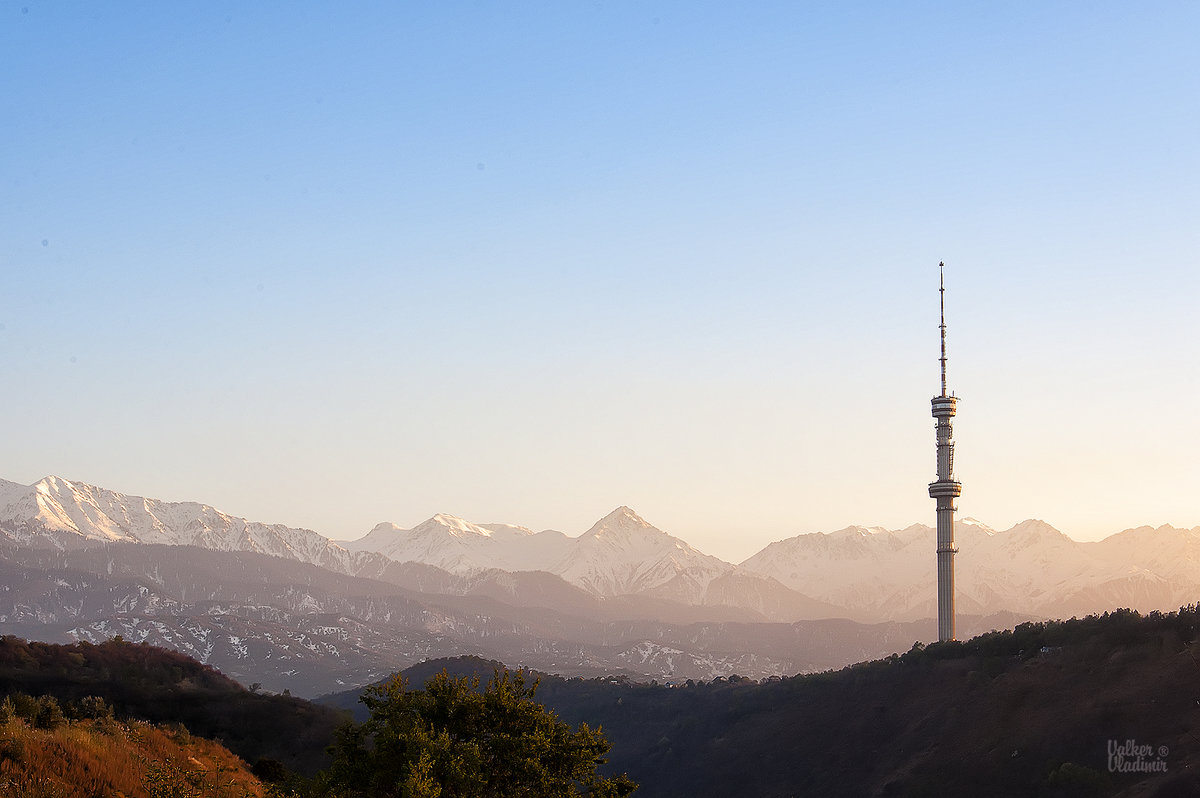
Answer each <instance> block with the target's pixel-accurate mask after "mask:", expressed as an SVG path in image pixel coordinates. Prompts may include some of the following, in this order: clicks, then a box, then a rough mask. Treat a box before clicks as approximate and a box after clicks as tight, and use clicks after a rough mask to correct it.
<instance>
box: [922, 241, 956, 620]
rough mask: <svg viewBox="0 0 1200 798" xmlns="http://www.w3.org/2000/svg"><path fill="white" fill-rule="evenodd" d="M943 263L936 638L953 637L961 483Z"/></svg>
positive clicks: (935, 492)
mask: <svg viewBox="0 0 1200 798" xmlns="http://www.w3.org/2000/svg"><path fill="white" fill-rule="evenodd" d="M944 268H945V264H944V263H939V264H938V294H939V297H940V304H941V311H942V314H941V315H942V323H941V325H940V327H939V329H940V330H941V336H942V356H941V357H940V358H939V361H940V362H941V366H942V392H941V394H940V395H938V396H935V397H933V403H932V404H933V417H934V418H935V419H937V423H936V424H935V426H934V429H935V430H936V431H937V481H936V482H931V483H929V496H930V498H933V499H935V500H936V501H937V576H938V580H937V581H938V641H939V642H945V641H947V640H953V639H954V555H955V554H956V553H957V552H958V549H957V548H955V546H954V513H955V511H956V510H957V508H956V507H955V506H954V500H955V499H957V498H958V497H959V496H961V495H962V484H961V483H959V482H956V481H955V480H954V430H953V429H952V428H951V426H950V419H952V418H954V415H955V412H956V411H957V409H958V399H957V398H955V396H954V395H953V394H949V395H948V394H947V393H946V281H945V275H944V273H943V270H944Z"/></svg>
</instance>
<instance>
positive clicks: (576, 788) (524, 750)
mask: <svg viewBox="0 0 1200 798" xmlns="http://www.w3.org/2000/svg"><path fill="white" fill-rule="evenodd" d="M536 690H537V682H536V681H534V682H532V683H529V682H528V681H527V679H526V676H525V674H524V673H523V672H521V671H518V672H517V673H515V674H510V673H509V672H508V670H504V671H496V673H495V674H494V675H493V677H492V679H491V680H490V681H489V682H488V684H487V687H486V689H484V690H482V691H481V690H480V689H479V679H478V678H475V679H470V680H468V679H467V678H465V677H462V678H454V677H451V676H450V675H449V674H447V673H446V672H445V671H442V672H441V673H440V674H438V675H437V676H435V677H433V678H432V679H430V681H429V683H428V684H426V686H425V689H424V690H409V689H407V687H406V686H405V683H404V680H403V679H402V678H401V677H400V676H396V677H393V678H392V679H391V681H388V682H385V683H383V684H380V685H376V686H373V687H369V688H367V690H366V692H365V693H364V694H363V696H362V699H361V700H362V702H363V703H364V704H366V705H367V707H368V708H369V709H370V710H371V717H370V719H368V720H367V721H366V722H365V723H363V724H362V725H358V726H355V725H349V726H345V727H343V728H342V729H341V730H339V732H338V735H337V738H336V741H335V743H334V746H333V747H332V748H331V749H330V751H331V753H332V754H333V764H332V765H331V766H330V768H329V770H328V771H326V772H325V773H324V774H323V781H324V782H325V785H326V786H327V788H329V790H330V791H331V792H332V793H333V794H338V795H346V796H354V798H360V797H361V798H377V797H379V798H382V797H383V796H388V798H391V797H393V796H394V797H395V798H467V797H468V796H470V798H509V797H510V796H512V797H513V798H518V797H520V796H531V797H532V796H538V798H542V797H543V796H546V797H550V796H595V798H620V797H621V796H626V795H629V794H630V793H632V792H633V791H634V789H636V787H637V785H636V784H634V783H633V782H632V781H630V780H629V778H627V777H626V776H624V775H621V776H616V777H613V778H601V777H600V776H599V775H598V774H597V773H596V768H597V767H598V766H599V765H602V764H604V762H605V761H606V760H605V759H604V756H605V754H607V753H608V750H609V748H610V747H611V746H610V745H609V743H608V741H607V740H606V739H605V738H604V735H603V734H601V732H600V730H599V729H597V730H594V731H593V730H592V729H589V728H588V726H587V724H581V725H580V727H579V729H578V731H572V730H571V727H570V726H568V725H567V724H566V723H565V722H563V721H562V720H559V718H558V716H556V715H555V714H554V713H552V712H550V711H549V710H547V709H546V708H545V707H543V706H542V705H541V704H539V703H537V702H536V701H535V700H534V693H535V691H536Z"/></svg>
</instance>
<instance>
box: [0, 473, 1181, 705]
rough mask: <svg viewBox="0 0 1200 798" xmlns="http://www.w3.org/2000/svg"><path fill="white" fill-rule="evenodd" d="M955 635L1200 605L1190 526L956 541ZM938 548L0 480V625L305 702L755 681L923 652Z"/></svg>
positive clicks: (621, 520) (633, 521)
mask: <svg viewBox="0 0 1200 798" xmlns="http://www.w3.org/2000/svg"><path fill="white" fill-rule="evenodd" d="M957 538H958V542H959V546H960V549H961V551H960V554H959V556H958V560H957V565H958V607H959V613H960V633H963V634H966V633H968V632H970V631H974V632H981V631H987V630H988V629H990V628H995V625H1003V624H1005V623H1011V622H1015V620H1020V619H1024V618H1034V617H1069V616H1073V615H1083V614H1087V613H1090V612H1102V611H1105V610H1108V609H1112V608H1114V607H1132V608H1135V609H1138V610H1140V611H1143V612H1145V611H1150V610H1169V609H1173V608H1177V607H1179V606H1180V605H1181V604H1184V603H1188V602H1190V601H1193V600H1194V598H1195V596H1196V595H1197V593H1198V592H1200V529H1192V530H1187V529H1175V528H1172V527H1160V528H1158V529H1150V528H1148V527H1146V528H1139V529H1132V530H1126V531H1124V532H1121V533H1119V534H1116V535H1113V536H1111V537H1109V538H1107V539H1105V540H1103V541H1100V542H1096V543H1080V542H1076V541H1074V540H1072V539H1070V538H1069V537H1067V536H1066V535H1064V534H1062V533H1061V532H1059V531H1057V530H1055V529H1053V528H1052V527H1050V526H1049V525H1048V524H1045V523H1043V522H1040V521H1025V522H1022V523H1021V524H1017V525H1016V526H1014V527H1012V528H1011V529H1009V530H1005V531H996V530H993V529H991V528H989V527H987V526H985V525H984V524H982V523H979V522H978V521H975V520H973V519H969V518H968V519H962V520H961V521H960V523H959V524H958V526H957ZM933 549H934V532H933V530H932V529H931V528H930V527H926V526H922V525H913V526H910V527H908V528H906V529H902V530H894V531H893V530H885V529H880V528H871V527H850V528H847V529H843V530H839V531H836V532H832V533H827V534H824V533H815V534H805V535H798V536H796V537H792V538H789V539H787V540H783V541H778V542H776V543H772V544H770V545H769V546H767V547H766V548H764V549H763V550H762V551H760V552H758V553H757V554H755V555H754V556H752V557H750V558H749V559H747V560H746V561H744V562H743V563H740V564H733V563H727V562H724V561H722V560H720V559H718V558H716V557H712V556H710V555H706V554H704V553H702V552H700V551H698V550H696V549H695V548H694V547H692V546H690V545H689V544H688V543H686V542H685V541H683V540H681V539H680V538H677V537H674V536H672V535H669V534H667V533H666V532H663V531H662V530H660V529H658V528H656V527H654V526H653V525H651V524H650V523H648V522H647V521H645V520H644V519H642V518H641V517H639V516H638V515H637V514H636V513H635V512H634V511H633V510H631V509H630V508H628V507H619V508H617V509H616V510H614V511H613V512H612V513H610V514H609V515H607V516H606V517H604V518H602V519H601V520H599V521H598V522H597V523H596V524H595V525H593V526H592V528H590V529H589V530H587V531H586V532H584V533H583V534H581V535H578V536H576V537H571V536H568V535H566V534H563V533H561V532H557V531H553V530H547V531H543V532H534V531H532V530H530V529H526V528H524V527H520V526H514V525H509V524H475V523H471V522H468V521H466V520H463V519H460V518H456V517H454V516H450V515H443V514H439V515H435V516H433V517H432V518H430V519H429V520H428V521H425V522H423V523H421V524H419V525H417V526H416V527H413V528H412V529H403V528H400V527H398V526H396V525H394V524H390V523H382V524H379V525H377V526H376V527H375V528H374V529H372V530H370V531H369V532H368V533H367V534H366V535H364V536H363V537H362V538H359V539H358V540H355V541H349V542H338V541H333V540H330V539H328V538H326V537H324V536H322V535H320V534H318V533H317V532H314V531H312V530H308V529H297V528H291V527H287V526H283V525H278V524H265V523H259V522H254V521H248V520H246V519H241V518H236V517H233V516H230V515H228V514H225V513H222V512H220V511H218V510H216V509H215V508H213V507H210V506H207V505H204V504H199V503H194V502H164V501H159V500H156V499H148V498H143V497H137V496H128V495H124V494H121V493H116V492H114V491H109V490H105V489H103V488H98V487H95V486H92V485H88V484H85V483H80V482H73V481H69V480H65V479H62V478H59V477H47V478H45V479H43V480H40V481H39V482H36V483H34V484H33V485H20V484H17V483H13V482H7V481H3V480H0V568H2V569H3V570H5V571H6V572H7V573H6V574H5V577H6V578H5V580H4V589H3V591H0V624H3V625H4V627H5V628H6V630H9V631H18V632H19V633H21V634H24V635H26V636H30V637H34V638H39V639H55V640H74V639H87V640H93V641H99V640H103V639H107V638H109V637H112V636H114V635H121V636H123V637H125V638H126V639H132V640H138V641H143V640H144V641H147V642H153V643H158V644H162V645H166V646H168V647H172V648H176V649H178V650H181V651H184V652H185V653H189V654H191V655H192V656H196V657H197V658H198V659H200V660H201V661H203V662H209V663H212V664H217V665H218V666H219V667H221V668H222V669H223V670H226V671H227V672H229V673H231V675H235V677H237V678H244V679H246V680H253V681H260V682H262V683H263V684H264V685H267V686H268V687H270V688H271V689H282V686H288V685H292V686H293V689H298V690H299V691H300V692H304V693H308V694H312V693H313V692H316V691H319V690H320V689H335V688H336V687H338V686H340V685H348V684H359V683H362V682H363V680H368V679H370V678H376V677H377V676H378V675H379V674H382V673H386V672H388V670H389V669H394V668H396V667H401V666H404V665H408V664H411V663H412V662H417V661H420V660H421V659H423V658H425V657H428V656H456V655H460V654H480V655H484V656H491V657H495V658H496V659H501V660H504V661H507V662H512V663H514V664H517V663H528V664H533V665H536V666H537V667H539V668H543V669H546V670H550V671H554V672H559V673H565V674H589V675H595V674H597V673H604V672H625V673H629V674H630V675H632V676H635V677H641V678H665V679H672V678H706V677H711V676H715V675H720V674H722V673H725V674H728V673H732V672H738V673H741V674H742V675H748V676H755V677H762V676H769V675H780V674H787V673H795V672H800V671H806V670H816V669H821V668H824V667H836V666H839V665H842V664H846V663H847V662H853V661H857V660H858V659H863V658H869V657H873V656H882V655H886V654H887V653H890V652H891V651H895V650H899V649H902V648H905V647H907V645H908V644H909V643H911V641H912V640H914V639H928V638H929V637H931V636H932V630H933V626H932V622H931V621H930V619H931V618H932V617H933V616H934V614H935V611H934V596H935V593H936V590H935V574H934V568H933V561H934V555H933Z"/></svg>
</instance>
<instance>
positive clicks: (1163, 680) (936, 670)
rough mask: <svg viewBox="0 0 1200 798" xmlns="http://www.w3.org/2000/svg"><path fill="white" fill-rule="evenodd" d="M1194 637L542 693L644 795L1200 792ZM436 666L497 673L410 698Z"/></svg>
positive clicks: (1165, 630) (1022, 644)
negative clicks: (594, 737)
mask: <svg viewBox="0 0 1200 798" xmlns="http://www.w3.org/2000/svg"><path fill="white" fill-rule="evenodd" d="M1198 628H1200V611H1198V610H1197V608H1196V607H1195V606H1189V607H1186V608H1184V609H1182V610H1180V611H1179V612H1178V613H1170V614H1165V615H1164V614H1157V613H1156V614H1152V615H1151V616H1149V617H1145V618H1142V617H1139V616H1138V615H1137V614H1136V613H1133V612H1130V611H1118V612H1114V613H1109V614H1106V615H1104V616H1102V617H1094V616H1093V617H1089V618H1085V619H1081V620H1070V621H1055V622H1048V623H1038V624H1032V623H1028V624H1022V625H1020V626H1018V627H1017V628H1016V629H1014V630H1009V631H1004V632H994V633H991V634H987V635H983V636H981V637H977V638H975V639H973V640H970V641H967V642H955V643H947V644H935V645H930V646H928V647H922V646H920V645H914V646H913V648H912V649H911V650H910V651H908V652H906V653H905V654H903V655H893V656H891V657H889V658H887V659H883V660H877V661H874V662H869V663H863V664H859V665H854V666H850V667H848V668H844V669H842V670H840V671H836V672H827V673H822V674H816V675H811V676H801V677H794V678H790V679H783V680H779V681H772V682H768V683H763V684H757V683H753V682H750V681H747V680H742V679H738V678H737V677H731V678H730V679H728V680H723V679H722V680H717V681H715V682H712V683H700V684H695V685H690V686H684V687H677V688H668V687H659V686H649V685H635V684H629V683H625V682H622V681H619V680H603V679H592V680H586V681H584V680H579V679H572V680H564V679H560V678H557V677H552V676H543V677H542V680H541V685H540V688H539V690H538V694H537V697H538V699H539V700H541V701H543V702H544V703H545V704H546V705H547V706H548V707H550V708H551V709H553V710H555V711H556V712H557V713H558V714H559V715H560V716H561V717H562V718H563V719H564V720H566V721H567V722H569V723H571V724H573V725H574V724H577V723H579V722H580V721H587V722H588V724H589V725H591V726H593V727H594V726H596V725H599V726H601V727H602V728H603V730H604V732H605V734H606V736H607V737H608V739H609V740H610V741H611V742H612V743H613V747H612V751H611V754H610V768H611V770H612V771H613V772H627V773H628V774H629V775H630V777H631V778H633V779H634V780H636V781H638V782H639V783H640V784H641V785H642V788H641V789H640V790H639V792H638V795H641V796H646V797H647V798H653V797H657V796H681V797H682V796H705V795H712V796H718V795H754V796H764V797H765V796H792V795H818V796H869V795H880V796H893V795H894V796H924V795H929V796H933V795H937V796H947V795H950V796H954V795H964V796H965V795H970V796H997V798H999V797H1000V796H1013V795H1022V796H1090V795H1105V796H1107V795H1123V796H1152V795H1161V796H1169V795H1200V651H1196V650H1194V648H1193V646H1194V643H1195V640H1196V637H1197V629H1198ZM442 666H447V667H448V668H449V669H450V670H451V671H452V672H455V673H480V672H482V673H484V674H490V673H491V670H492V668H493V667H494V663H490V662H487V661H483V660H477V659H472V658H459V659H456V660H450V661H440V662H436V663H425V664H424V665H423V666H421V668H420V670H417V669H412V670H410V671H406V674H408V675H409V678H410V681H412V683H413V684H414V686H420V685H421V684H423V681H424V678H426V677H427V676H428V675H429V674H430V673H432V672H434V671H436V670H438V669H440V668H441V667H442ZM351 698H352V696H346V695H343V696H341V697H339V699H338V700H339V702H340V703H341V705H343V706H345V705H346V703H347V701H348V700H349V699H351ZM332 699H333V697H331V699H330V700H332ZM1130 740H1132V741H1134V743H1135V745H1137V746H1149V747H1150V748H1149V749H1147V750H1146V753H1145V755H1144V756H1142V758H1141V764H1140V765H1139V767H1142V768H1143V770H1141V771H1136V770H1135V771H1132V772H1112V771H1110V767H1109V765H1110V759H1109V747H1110V744H1112V745H1122V744H1126V743H1127V742H1128V741H1130ZM1110 741H1111V743H1110ZM1135 760H1136V757H1131V758H1130V760H1129V761H1131V762H1132V761H1135ZM1114 764H1116V762H1114ZM1163 767H1165V768H1166V770H1165V771H1162V770H1161V768H1163ZM1145 768H1152V770H1149V771H1147V770H1145Z"/></svg>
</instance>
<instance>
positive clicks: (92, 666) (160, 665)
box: [0, 635, 344, 774]
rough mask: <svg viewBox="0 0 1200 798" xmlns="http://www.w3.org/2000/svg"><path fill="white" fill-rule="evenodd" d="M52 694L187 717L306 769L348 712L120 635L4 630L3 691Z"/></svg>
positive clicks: (249, 757)
mask: <svg viewBox="0 0 1200 798" xmlns="http://www.w3.org/2000/svg"><path fill="white" fill-rule="evenodd" d="M14 693H25V694H28V695H32V696H39V695H51V696H54V697H55V698H56V699H58V700H59V701H60V702H63V703H66V702H79V701H80V700H82V699H83V698H85V697H87V696H99V697H100V698H103V699H104V700H105V701H106V702H107V703H108V704H109V705H110V706H112V707H113V709H114V710H115V711H116V714H117V716H118V717H120V718H135V719H138V720H145V721H150V722H153V723H182V724H183V725H184V726H186V727H187V729H188V730H189V731H190V732H191V733H192V734H196V735H199V736H202V737H207V738H211V739H215V740H219V741H221V742H222V743H224V744H225V745H226V747H228V748H229V749H230V750H231V751H233V752H234V753H235V754H237V755H238V756H240V757H242V758H243V759H245V760H246V761H247V762H255V761H257V760H258V759H260V758H269V759H276V760H279V761H280V762H283V763H284V764H285V765H286V766H287V767H288V768H290V769H292V770H295V771H297V772H301V773H310V774H311V773H313V772H315V771H316V770H317V769H319V768H321V767H323V766H324V765H326V764H327V763H328V757H327V755H326V753H325V748H326V746H328V745H329V742H330V740H331V739H332V737H333V730H334V729H335V728H336V727H337V726H338V725H339V724H340V723H341V722H342V721H343V720H344V715H343V713H340V712H338V711H337V710H334V709H332V708H330V707H324V706H319V705H316V704H313V703H311V702H309V701H304V700H302V699H299V698H292V697H291V696H281V695H264V694H260V693H256V692H251V691H249V690H246V689H245V688H244V687H242V686H241V685H239V684H238V683H237V682H235V681H233V680H232V679H229V678H227V677H226V676H224V675H222V674H221V673H219V672H218V671H216V670H214V669H213V668H210V667H208V666H206V665H202V664H200V663H199V662H197V661H196V660H194V659H191V658H190V657H187V656H184V655H183V654H179V653H177V652H175V651H168V650H166V649H161V648H155V647H153V646H148V645H142V644H133V643H128V642H124V641H121V640H119V639H116V640H111V641H108V642H106V643H101V644H98V645H91V644H89V643H75V644H72V645H57V644H53V643H37V642H26V641H25V640H21V639H20V638H16V637H13V636H11V635H5V636H3V637H0V696H3V695H12V694H14Z"/></svg>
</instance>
